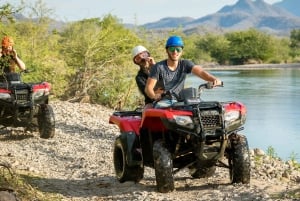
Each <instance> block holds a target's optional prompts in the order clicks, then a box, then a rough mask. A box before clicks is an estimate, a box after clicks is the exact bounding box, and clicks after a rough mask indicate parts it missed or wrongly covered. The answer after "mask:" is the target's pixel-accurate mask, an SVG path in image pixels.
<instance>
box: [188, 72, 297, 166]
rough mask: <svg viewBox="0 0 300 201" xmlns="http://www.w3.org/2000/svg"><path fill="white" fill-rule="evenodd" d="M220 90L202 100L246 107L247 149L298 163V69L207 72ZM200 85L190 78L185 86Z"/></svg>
mask: <svg viewBox="0 0 300 201" xmlns="http://www.w3.org/2000/svg"><path fill="white" fill-rule="evenodd" d="M210 72H211V73H212V74H214V75H215V76H217V77H218V78H220V79H221V80H222V81H223V82H224V87H217V88H214V89H212V90H206V91H205V92H204V93H203V95H202V99H203V100H217V101H231V100H234V101H240V102H242V103H244V104H245V105H246V107H247V120H246V124H245V125H244V130H243V131H241V132H242V133H243V134H245V135H246V136H247V138H248V143H249V147H250V148H260V149H262V150H264V151H265V152H267V150H268V148H272V149H273V150H274V151H275V153H274V154H275V155H276V156H278V157H279V158H281V159H283V160H289V159H296V160H297V161H298V162H299V161H300V133H299V132H300V69H299V68H298V69H270V70H211V71H210ZM203 82H204V81H203V80H201V79H199V78H197V77H195V76H190V77H188V79H187V80H186V86H198V85H199V84H200V83H203Z"/></svg>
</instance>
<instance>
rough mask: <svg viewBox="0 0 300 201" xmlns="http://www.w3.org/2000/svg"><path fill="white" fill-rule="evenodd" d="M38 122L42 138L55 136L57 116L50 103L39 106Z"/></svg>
mask: <svg viewBox="0 0 300 201" xmlns="http://www.w3.org/2000/svg"><path fill="white" fill-rule="evenodd" d="M37 122H38V127H39V132H40V137H41V138H45V139H48V138H53V137H54V134H55V117H54V112H53V109H52V107H51V106H50V105H48V104H43V105H41V106H40V107H39V111H38V116H37Z"/></svg>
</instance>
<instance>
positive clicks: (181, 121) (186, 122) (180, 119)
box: [174, 115, 194, 129]
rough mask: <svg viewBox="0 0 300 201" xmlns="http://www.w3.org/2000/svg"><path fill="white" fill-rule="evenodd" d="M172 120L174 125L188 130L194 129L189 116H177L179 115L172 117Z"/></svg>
mask: <svg viewBox="0 0 300 201" xmlns="http://www.w3.org/2000/svg"><path fill="white" fill-rule="evenodd" d="M174 119H175V122H176V124H178V125H179V126H182V127H186V128H189V129H193V128H194V124H193V120H192V118H191V117H190V116H179V115H174Z"/></svg>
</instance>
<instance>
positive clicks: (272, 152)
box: [267, 146, 279, 159]
mask: <svg viewBox="0 0 300 201" xmlns="http://www.w3.org/2000/svg"><path fill="white" fill-rule="evenodd" d="M267 155H268V156H269V157H271V158H276V159H278V158H279V157H278V155H277V153H276V152H275V149H274V147H272V146H269V147H268V148H267Z"/></svg>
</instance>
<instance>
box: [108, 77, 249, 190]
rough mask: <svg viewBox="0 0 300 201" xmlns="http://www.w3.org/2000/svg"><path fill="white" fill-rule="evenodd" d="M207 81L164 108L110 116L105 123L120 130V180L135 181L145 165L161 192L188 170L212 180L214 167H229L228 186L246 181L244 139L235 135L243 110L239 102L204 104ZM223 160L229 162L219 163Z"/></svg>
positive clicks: (117, 161)
mask: <svg viewBox="0 0 300 201" xmlns="http://www.w3.org/2000/svg"><path fill="white" fill-rule="evenodd" d="M211 88H212V86H211V84H210V83H206V84H201V85H200V86H199V88H198V93H197V90H196V89H195V88H187V89H184V90H183V91H182V92H181V96H180V97H181V98H180V99H181V100H180V101H179V102H177V103H174V104H173V105H171V106H170V107H167V108H160V109H156V108H151V109H146V110H144V111H141V110H135V111H120V112H114V113H113V115H112V116H111V117H110V119H109V122H110V123H111V124H116V125H117V126H118V127H119V128H120V132H121V133H120V135H119V136H118V137H117V138H116V140H115V144H114V152H113V160H114V167H115V173H116V177H117V179H118V180H119V181H120V182H125V181H134V182H139V181H140V180H141V179H142V178H143V174H144V166H148V167H152V168H154V169H155V176H156V184H157V189H158V191H159V192H162V193H166V192H169V191H173V190H174V174H175V173H177V172H178V171H180V170H182V169H184V168H188V169H189V170H190V174H191V176H192V177H193V178H203V177H210V176H212V175H213V174H214V172H215V170H216V166H218V167H225V168H228V169H229V173H230V180H231V182H232V183H249V182H250V155H249V148H248V142H247V138H246V137H245V136H243V135H241V134H238V132H239V131H241V130H242V129H243V127H242V125H243V124H244V123H245V120H246V107H245V106H244V105H243V104H242V103H239V102H234V101H230V102H217V101H203V100H201V99H200V95H201V92H202V91H203V89H211ZM225 158H227V160H223V159H225Z"/></svg>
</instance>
